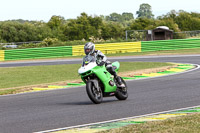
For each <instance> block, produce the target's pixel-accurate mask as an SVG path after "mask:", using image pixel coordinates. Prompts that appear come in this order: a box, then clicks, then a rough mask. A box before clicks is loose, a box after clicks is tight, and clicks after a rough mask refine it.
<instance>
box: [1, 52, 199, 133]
mask: <svg viewBox="0 0 200 133" xmlns="http://www.w3.org/2000/svg"><path fill="white" fill-rule="evenodd" d="M110 60H111V61H115V60H119V61H147V62H154V61H155V62H177V63H192V64H200V55H189V56H159V57H158V56H156V57H155V56H143V57H127V58H126V59H124V57H120V58H118V59H117V57H115V58H111V59H110ZM80 62H81V60H80V59H76V60H75V61H72V60H69V61H68V60H64V61H63V60H62V61H50V62H49V61H42V62H28V63H27V62H21V63H1V64H0V67H9V66H12V67H13V66H29V65H49V64H63V63H65V64H66V63H67V64H73V63H80ZM199 81H200V70H199V69H197V70H195V71H191V72H186V73H182V74H177V75H171V76H165V77H159V78H150V79H143V80H134V81H128V82H127V84H128V87H129V88H128V89H129V90H128V91H129V98H128V99H127V100H126V101H118V100H117V99H116V98H115V97H110V98H104V100H103V103H102V104H99V105H95V104H93V103H92V102H91V101H90V100H89V98H88V96H87V94H86V91H85V87H77V88H70V89H62V90H53V91H43V92H34V93H26V94H18V95H8V96H0V101H1V102H0V118H1V119H0V133H31V132H36V131H43V130H50V129H55V128H62V127H68V126H75V125H81V124H87V123H93V122H100V121H106V120H112V119H119V118H123V117H132V116H138V115H144V114H150V113H155V112H162V111H167V110H173V109H178V108H185V107H190V106H197V105H199V103H200V84H199Z"/></svg>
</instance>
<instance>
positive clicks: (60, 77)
mask: <svg viewBox="0 0 200 133" xmlns="http://www.w3.org/2000/svg"><path fill="white" fill-rule="evenodd" d="M170 65H171V64H169V63H159V62H121V66H120V72H125V71H135V70H141V69H146V68H156V67H162V66H170ZM79 67H80V64H68V65H47V66H27V67H11V68H0V75H1V76H0V89H2V88H10V87H19V86H28V85H35V84H43V83H52V82H58V81H65V80H75V79H80V76H79V75H78V73H77V72H78V68H79Z"/></svg>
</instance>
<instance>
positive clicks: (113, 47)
mask: <svg viewBox="0 0 200 133" xmlns="http://www.w3.org/2000/svg"><path fill="white" fill-rule="evenodd" d="M95 49H98V50H100V51H101V52H103V53H104V54H115V53H128V52H141V42H123V43H106V44H96V45H95ZM72 54H73V56H81V55H84V54H85V53H84V45H78V46H73V47H72Z"/></svg>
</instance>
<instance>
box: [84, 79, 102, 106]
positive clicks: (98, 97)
mask: <svg viewBox="0 0 200 133" xmlns="http://www.w3.org/2000/svg"><path fill="white" fill-rule="evenodd" d="M86 91H87V94H88V97H89V98H90V100H91V101H92V102H93V103H95V104H100V103H101V102H102V100H103V94H102V91H101V89H99V91H98V90H97V88H95V86H94V83H93V82H91V81H88V82H87V84H86Z"/></svg>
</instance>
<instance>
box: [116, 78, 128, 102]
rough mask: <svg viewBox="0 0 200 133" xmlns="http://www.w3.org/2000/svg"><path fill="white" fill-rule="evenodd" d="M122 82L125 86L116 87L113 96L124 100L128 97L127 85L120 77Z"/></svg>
mask: <svg viewBox="0 0 200 133" xmlns="http://www.w3.org/2000/svg"><path fill="white" fill-rule="evenodd" d="M121 80H122V82H123V84H124V85H125V87H123V88H117V91H116V93H115V97H116V98H117V99H118V100H126V99H127V98H128V91H127V89H128V88H127V85H126V82H125V81H124V80H123V79H122V78H121Z"/></svg>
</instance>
